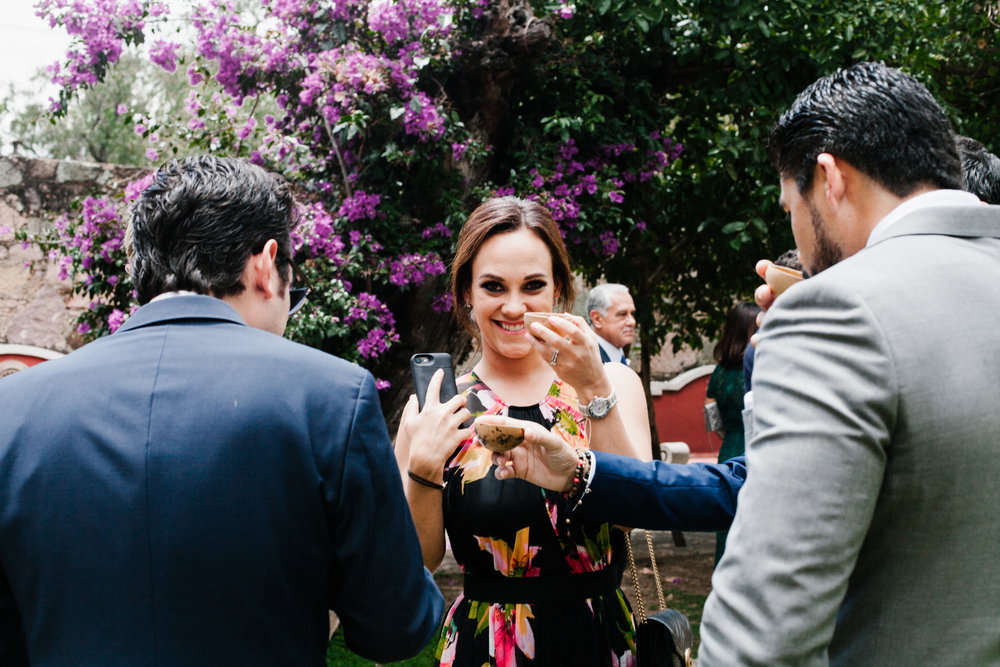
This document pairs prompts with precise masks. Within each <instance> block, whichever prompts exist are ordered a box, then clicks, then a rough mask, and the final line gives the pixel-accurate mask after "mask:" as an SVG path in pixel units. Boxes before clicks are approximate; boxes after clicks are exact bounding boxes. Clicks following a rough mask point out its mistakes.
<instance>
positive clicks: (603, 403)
mask: <svg viewBox="0 0 1000 667" xmlns="http://www.w3.org/2000/svg"><path fill="white" fill-rule="evenodd" d="M617 402H618V396H616V395H615V390H614V389H612V390H611V393H610V394H608V396H607V397H606V398H605V397H604V396H595V397H594V398H593V400H591V401H590V403H587V404H586V405H581V406H580V414H582V415H583V416H584V417H590V418H591V419H601V418H602V417H606V416H607V415H608V413H609V412H611V408H613V407H615V403H617Z"/></svg>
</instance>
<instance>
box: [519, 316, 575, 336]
mask: <svg viewBox="0 0 1000 667" xmlns="http://www.w3.org/2000/svg"><path fill="white" fill-rule="evenodd" d="M565 314H566V313H525V314H524V327H525V328H526V329H527V330H528V333H531V325H532V323H533V322H537V323H538V324H541V325H542V326H543V327H548V326H549V318H550V317H552V316H553V315H565ZM550 328H551V327H550Z"/></svg>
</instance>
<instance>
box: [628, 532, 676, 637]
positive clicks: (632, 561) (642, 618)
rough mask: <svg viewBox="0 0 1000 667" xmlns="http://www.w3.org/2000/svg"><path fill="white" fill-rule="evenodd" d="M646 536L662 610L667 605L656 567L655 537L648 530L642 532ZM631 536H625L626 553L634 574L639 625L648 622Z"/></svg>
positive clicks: (630, 570) (633, 583)
mask: <svg viewBox="0 0 1000 667" xmlns="http://www.w3.org/2000/svg"><path fill="white" fill-rule="evenodd" d="M642 532H644V533H645V534H646V547H648V548H649V564H650V566H652V568H653V578H654V579H655V580H656V596H657V598H659V603H660V609H666V608H667V603H666V600H665V599H664V598H663V586H662V585H660V571H659V570H658V569H657V567H656V553H655V552H654V550H653V536H652V535H650V534H649V531H648V530H644V531H642ZM631 537H632V536H631V534H628V535H625V552H626V553H627V554H628V569H629V572H631V574H632V590H633V591H634V592H635V606H636V607H638V609H639V623H640V624H642V623H645V622H646V605H645V604H644V603H643V601H642V591H641V590H640V589H639V571H638V570H637V569H636V567H635V556H633V555H632V539H631Z"/></svg>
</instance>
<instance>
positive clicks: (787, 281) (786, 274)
mask: <svg viewBox="0 0 1000 667" xmlns="http://www.w3.org/2000/svg"><path fill="white" fill-rule="evenodd" d="M800 280H802V272H801V271H796V270H795V269H789V268H786V267H784V266H778V265H777V264H771V265H770V266H769V267H767V271H765V272H764V282H766V283H767V284H768V285H770V286H771V291H772V292H774V296H778V295H779V294H781V293H782V292H784V291H785V290H786V289H788V288H789V287H791V286H792V285H794V284H795V283H797V282H799V281H800Z"/></svg>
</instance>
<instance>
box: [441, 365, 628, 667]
mask: <svg viewBox="0 0 1000 667" xmlns="http://www.w3.org/2000/svg"><path fill="white" fill-rule="evenodd" d="M458 385H459V390H460V391H462V392H463V393H464V394H465V395H466V397H467V399H468V404H467V407H468V408H469V410H470V411H471V412H472V414H473V415H480V414H506V415H509V416H511V417H514V418H517V419H525V420H531V421H535V422H538V423H540V424H543V425H544V426H546V427H547V428H549V429H550V430H552V431H553V432H555V433H558V434H559V435H561V436H562V437H563V438H565V439H566V440H567V441H569V442H570V443H571V444H573V445H574V446H586V443H587V440H588V438H587V433H586V426H587V423H586V420H585V419H584V418H583V417H582V415H581V414H580V410H579V407H578V404H577V400H576V394H575V392H574V391H573V388H572V387H570V386H569V385H567V384H564V383H562V382H561V381H558V380H557V381H556V382H554V383H553V385H552V387H551V388H550V390H549V393H548V395H547V396H546V397H545V399H543V400H542V401H541V403H539V404H538V405H533V406H527V407H519V406H507V405H505V404H504V403H503V402H502V401H501V400H500V399H499V398H498V397H497V396H496V394H494V393H493V392H492V391H491V390H490V388H489V387H488V386H486V384H485V383H483V382H482V380H480V379H479V378H478V377H476V375H475V374H473V373H469V374H467V375H465V376H463V377H462V378H460V379H459V382H458ZM490 454H491V453H490V451H489V450H488V449H486V448H484V447H483V446H482V445H481V444H480V443H479V441H478V440H477V439H476V438H475V436H473V437H472V438H470V439H469V440H467V441H465V442H463V443H462V444H461V445H460V446H459V448H458V449H457V450H456V451H455V453H454V454H453V455H452V456H451V458H450V459H449V461H448V463H447V465H446V467H445V475H444V479H445V481H446V487H445V493H444V499H443V503H444V521H445V529H446V530H447V532H448V538H449V540H450V542H451V548H452V551H453V553H454V555H455V559H456V560H457V561H458V563H459V564H460V565H461V566H462V570H463V572H465V573H466V592H465V593H464V594H463V595H460V596H459V597H458V599H457V600H455V603H454V604H453V605H452V607H451V609H450V610H449V611H448V614H447V615H446V616H445V620H444V627H443V628H442V631H441V638H440V641H439V643H438V652H437V656H438V658H439V660H440V661H441V665H442V666H448V667H450V666H455V667H483V666H486V665H488V666H490V667H493V666H497V667H514V666H524V665H534V666H545V667H558V666H559V665H573V666H583V667H586V666H593V667H605V666H607V665H615V666H622V667H625V666H629V665H633V664H635V663H634V660H635V659H634V656H633V654H634V651H635V627H634V624H633V619H632V612H631V609H630V608H629V605H628V602H627V601H626V600H625V597H624V595H622V592H621V589H620V588H619V587H618V583H619V582H620V580H621V574H622V572H623V569H624V562H625V561H624V558H625V556H624V553H625V551H624V549H625V546H624V545H625V542H624V539H625V538H624V534H623V533H622V531H621V530H619V529H617V528H614V527H613V526H612V525H611V524H608V523H594V522H585V521H580V520H577V519H575V518H573V517H572V516H569V515H567V509H568V508H567V506H566V500H565V496H564V494H562V493H555V492H551V491H546V490H544V489H540V488H538V487H536V486H534V485H532V484H529V483H527V482H524V481H523V480H517V479H511V480H505V481H502V482H501V481H499V480H497V479H496V477H495V476H494V475H493V466H492V464H491V462H490ZM606 568H609V569H608V570H605V569H606ZM598 571H603V572H598ZM588 573H590V574H588ZM580 574H582V575H584V576H583V577H582V579H586V578H588V577H591V578H593V577H601V578H602V579H603V580H604V581H608V580H611V581H612V582H613V583H612V584H611V585H610V588H602V589H601V590H602V591H603V592H599V593H596V594H594V595H593V596H592V597H583V596H581V595H579V593H578V592H577V591H579V590H580V589H579V588H577V585H576V582H577V581H580V580H582V579H581V577H576V578H571V579H570V585H568V586H565V585H563V583H562V582H565V578H566V577H568V576H569V575H580ZM470 577H474V578H476V579H478V580H480V581H482V580H486V582H487V583H489V584H490V585H491V587H496V586H499V587H501V588H510V587H512V585H513V584H528V585H529V587H532V586H535V585H536V584H535V582H527V581H518V582H510V581H507V580H505V579H504V578H505V577H506V578H513V579H520V578H525V579H527V578H531V577H537V578H538V580H539V582H542V583H545V584H549V585H551V584H552V583H553V582H559V584H558V585H557V586H556V588H559V589H560V590H569V591H570V592H571V593H570V599H565V598H563V599H558V600H550V599H546V600H543V601H535V602H531V603H524V602H495V601H489V600H488V599H486V600H476V599H470V598H469V595H470V593H469V591H470V582H469V579H470ZM547 577H548V579H547V580H546V578H547ZM559 577H563V578H564V579H558V578H559ZM542 580H546V581H544V582H543V581H542ZM574 594H575V595H576V597H575V598H574V597H573V595H574ZM483 597H487V596H483Z"/></svg>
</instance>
